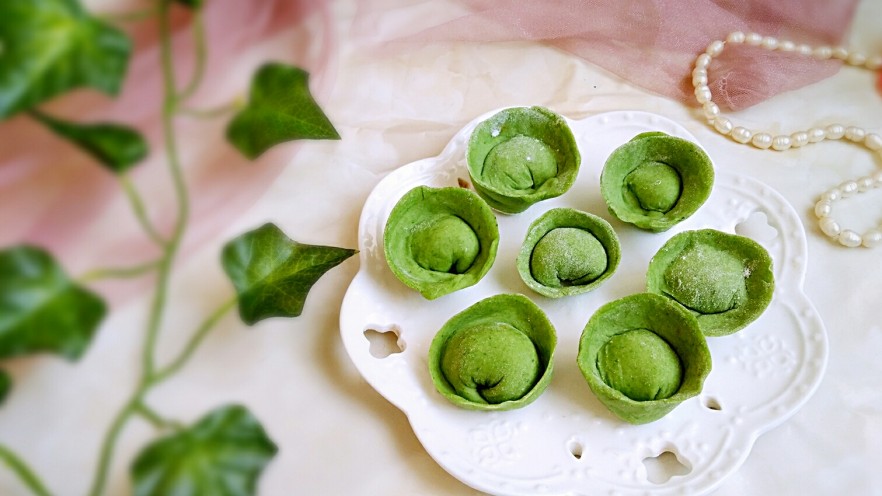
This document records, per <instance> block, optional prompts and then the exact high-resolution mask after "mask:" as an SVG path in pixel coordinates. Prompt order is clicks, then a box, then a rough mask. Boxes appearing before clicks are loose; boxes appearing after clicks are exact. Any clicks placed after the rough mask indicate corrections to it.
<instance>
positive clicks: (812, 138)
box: [808, 127, 827, 143]
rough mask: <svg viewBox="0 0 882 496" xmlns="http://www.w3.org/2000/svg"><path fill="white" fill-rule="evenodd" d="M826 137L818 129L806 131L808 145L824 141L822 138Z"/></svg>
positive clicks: (821, 130)
mask: <svg viewBox="0 0 882 496" xmlns="http://www.w3.org/2000/svg"><path fill="white" fill-rule="evenodd" d="M826 136H827V133H826V132H825V131H824V130H823V129H821V128H819V127H813V128H811V129H809V130H808V139H809V143H817V142H819V141H824V138H825V137H826Z"/></svg>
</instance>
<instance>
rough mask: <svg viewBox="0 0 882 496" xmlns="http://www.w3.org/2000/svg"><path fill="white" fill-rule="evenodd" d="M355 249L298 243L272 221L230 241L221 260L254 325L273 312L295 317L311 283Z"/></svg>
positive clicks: (246, 318)
mask: <svg viewBox="0 0 882 496" xmlns="http://www.w3.org/2000/svg"><path fill="white" fill-rule="evenodd" d="M355 253H356V252H355V250H350V249H346V248H335V247H332V246H314V245H305V244H301V243H298V242H296V241H294V240H292V239H291V238H289V237H288V236H286V235H285V233H283V232H282V230H281V229H279V228H278V227H276V226H275V225H274V224H266V225H264V226H261V227H259V228H257V229H255V230H253V231H250V232H247V233H245V234H243V235H241V236H239V237H238V238H236V239H234V240H232V241H230V242H229V243H227V245H226V246H225V247H224V249H223V253H222V255H221V263H222V264H223V267H224V271H225V272H226V273H227V276H229V278H230V279H231V280H232V281H233V285H234V286H235V287H236V293H237V294H238V296H239V315H240V316H241V317H242V320H243V321H244V322H245V323H246V324H248V325H253V324H255V323H256V322H258V321H261V320H263V319H266V318H269V317H296V316H298V315H300V313H301V312H302V311H303V304H304V302H305V301H306V295H307V294H308V293H309V290H310V288H312V285H313V284H315V282H316V281H318V279H319V278H320V277H321V276H322V275H323V274H324V273H325V272H327V271H328V270H330V269H331V268H333V267H335V266H336V265H338V264H340V263H341V262H343V261H344V260H346V259H347V258H349V257H351V256H352V255H353V254H355Z"/></svg>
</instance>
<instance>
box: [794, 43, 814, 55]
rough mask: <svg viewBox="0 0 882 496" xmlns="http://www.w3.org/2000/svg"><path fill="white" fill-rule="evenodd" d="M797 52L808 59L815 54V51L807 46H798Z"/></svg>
mask: <svg viewBox="0 0 882 496" xmlns="http://www.w3.org/2000/svg"><path fill="white" fill-rule="evenodd" d="M796 51H797V52H799V54H800V55H805V56H806V57H809V56H811V55H812V53H814V49H813V48H812V47H811V46H809V45H806V44H802V45H797V47H796Z"/></svg>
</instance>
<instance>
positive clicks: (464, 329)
mask: <svg viewBox="0 0 882 496" xmlns="http://www.w3.org/2000/svg"><path fill="white" fill-rule="evenodd" d="M556 345H557V333H556V332H555V330H554V326H553V325H552V324H551V321H549V320H548V317H547V316H546V315H545V313H544V312H543V311H542V309H540V308H539V307H538V306H537V305H536V304H535V303H533V301H532V300H530V299H529V298H527V297H526V296H523V295H520V294H500V295H495V296H491V297H489V298H485V299H483V300H481V301H479V302H477V303H475V304H474V305H472V306H470V307H468V308H467V309H465V310H463V311H462V312H460V313H458V314H456V315H455V316H453V317H452V318H451V319H450V320H448V321H447V322H446V323H445V324H444V326H443V327H441V329H440V330H439V331H438V333H437V334H436V335H435V338H434V339H433V340H432V344H431V346H430V347H429V373H430V374H431V376H432V382H433V383H434V384H435V388H437V389H438V391H439V392H440V393H441V394H442V395H443V396H444V397H445V398H447V399H448V400H449V401H450V402H451V403H453V404H454V405H457V406H459V407H462V408H466V409H470V410H512V409H515V408H521V407H523V406H526V405H528V404H530V403H532V402H533V401H535V400H536V398H538V397H539V395H541V394H542V392H543V391H545V389H546V388H547V387H548V384H549V383H550V382H551V375H552V366H553V361H554V348H555V346H556Z"/></svg>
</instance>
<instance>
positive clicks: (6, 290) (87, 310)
mask: <svg viewBox="0 0 882 496" xmlns="http://www.w3.org/2000/svg"><path fill="white" fill-rule="evenodd" d="M105 313H107V307H106V305H105V304H104V301H103V300H101V298H99V297H98V296H97V295H95V294H94V293H92V292H90V291H88V290H87V289H85V288H82V287H80V286H78V285H76V284H75V283H74V282H73V281H71V280H70V279H69V278H68V277H67V275H66V274H65V273H64V271H63V270H62V269H61V267H60V266H59V265H58V264H57V263H56V262H55V260H54V259H53V258H52V256H51V255H49V253H47V252H46V251H44V250H42V249H40V248H35V247H31V246H17V247H13V248H8V249H5V250H0V358H7V357H12V356H17V355H23V354H27V353H34V352H41V351H49V352H54V353H58V354H60V355H62V356H64V357H65V358H67V359H68V360H76V359H78V358H79V357H80V355H82V353H83V351H85V349H86V347H87V346H88V345H89V342H91V340H92V336H93V335H94V334H95V331H96V330H97V329H98V324H99V323H100V322H101V320H102V319H103V318H104V315H105Z"/></svg>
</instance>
